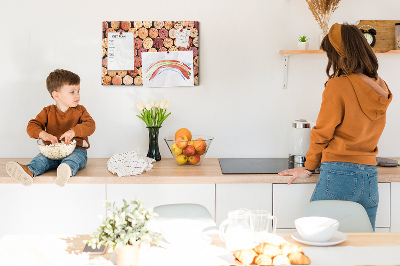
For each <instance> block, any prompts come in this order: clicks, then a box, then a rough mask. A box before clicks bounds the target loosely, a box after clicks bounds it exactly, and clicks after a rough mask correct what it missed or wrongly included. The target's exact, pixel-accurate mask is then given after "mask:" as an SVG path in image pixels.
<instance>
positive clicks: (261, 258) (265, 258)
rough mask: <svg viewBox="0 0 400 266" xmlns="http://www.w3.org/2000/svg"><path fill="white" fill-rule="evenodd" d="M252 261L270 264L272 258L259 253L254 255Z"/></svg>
mask: <svg viewBox="0 0 400 266" xmlns="http://www.w3.org/2000/svg"><path fill="white" fill-rule="evenodd" d="M254 263H255V264H257V265H272V259H271V258H270V257H268V256H267V255H264V254H261V255H258V256H257V257H255V259H254Z"/></svg>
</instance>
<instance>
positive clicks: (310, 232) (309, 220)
mask: <svg viewBox="0 0 400 266" xmlns="http://www.w3.org/2000/svg"><path fill="white" fill-rule="evenodd" d="M294 224H295V225H296V229H297V232H298V233H299V234H300V236H301V237H302V238H303V239H304V240H306V241H310V242H319V243H322V242H326V241H328V240H329V239H331V238H332V237H333V236H334V234H335V233H336V231H337V229H338V227H339V222H338V221H337V220H335V219H332V218H328V217H319V216H310V217H302V218H299V219H296V220H295V221H294Z"/></svg>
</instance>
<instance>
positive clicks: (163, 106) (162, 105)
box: [160, 100, 165, 109]
mask: <svg viewBox="0 0 400 266" xmlns="http://www.w3.org/2000/svg"><path fill="white" fill-rule="evenodd" d="M160 108H161V109H165V102H164V100H162V101H161V103H160Z"/></svg>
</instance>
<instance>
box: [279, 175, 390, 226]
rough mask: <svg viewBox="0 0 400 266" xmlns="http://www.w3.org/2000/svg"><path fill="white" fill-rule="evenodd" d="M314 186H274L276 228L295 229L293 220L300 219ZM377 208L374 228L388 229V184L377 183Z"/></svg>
mask: <svg viewBox="0 0 400 266" xmlns="http://www.w3.org/2000/svg"><path fill="white" fill-rule="evenodd" d="M315 185H316V184H291V185H286V184H274V185H273V195H274V196H273V213H274V215H275V216H276V217H277V219H278V225H277V228H281V229H290V228H295V226H294V220H296V219H297V218H299V217H301V215H302V213H303V210H304V208H305V207H306V206H307V204H308V202H309V201H310V198H311V195H312V193H313V191H314V188H315ZM378 188H379V206H378V211H377V216H376V223H375V227H377V228H378V227H383V228H389V227H390V183H379V184H378Z"/></svg>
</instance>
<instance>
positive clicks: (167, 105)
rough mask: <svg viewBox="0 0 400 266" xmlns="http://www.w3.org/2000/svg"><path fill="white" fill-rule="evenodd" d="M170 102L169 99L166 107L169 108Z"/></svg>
mask: <svg viewBox="0 0 400 266" xmlns="http://www.w3.org/2000/svg"><path fill="white" fill-rule="evenodd" d="M170 104H171V103H170V102H169V101H167V104H166V105H165V109H168V108H169V105H170Z"/></svg>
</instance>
